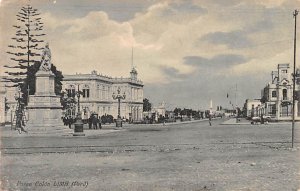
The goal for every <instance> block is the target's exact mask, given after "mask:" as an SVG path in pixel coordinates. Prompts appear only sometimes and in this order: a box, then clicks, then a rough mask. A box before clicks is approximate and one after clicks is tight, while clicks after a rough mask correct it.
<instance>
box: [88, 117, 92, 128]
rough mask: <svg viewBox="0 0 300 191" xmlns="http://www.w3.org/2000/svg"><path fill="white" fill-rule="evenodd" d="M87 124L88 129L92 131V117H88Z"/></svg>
mask: <svg viewBox="0 0 300 191" xmlns="http://www.w3.org/2000/svg"><path fill="white" fill-rule="evenodd" d="M88 122H89V129H92V115H90V117H89V119H88Z"/></svg>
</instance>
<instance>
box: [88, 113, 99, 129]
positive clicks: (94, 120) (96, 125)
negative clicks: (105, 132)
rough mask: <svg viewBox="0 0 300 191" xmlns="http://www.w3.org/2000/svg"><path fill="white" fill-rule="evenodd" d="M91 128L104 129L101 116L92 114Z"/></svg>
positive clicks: (89, 120)
mask: <svg viewBox="0 0 300 191" xmlns="http://www.w3.org/2000/svg"><path fill="white" fill-rule="evenodd" d="M88 123H89V129H92V128H93V129H98V128H99V129H102V125H101V118H100V116H99V117H98V116H97V115H91V116H90V117H89V119H88Z"/></svg>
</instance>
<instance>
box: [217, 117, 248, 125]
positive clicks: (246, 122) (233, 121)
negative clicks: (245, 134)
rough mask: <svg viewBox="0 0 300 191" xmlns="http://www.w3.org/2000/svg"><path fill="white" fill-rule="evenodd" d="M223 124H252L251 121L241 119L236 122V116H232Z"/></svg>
mask: <svg viewBox="0 0 300 191" xmlns="http://www.w3.org/2000/svg"><path fill="white" fill-rule="evenodd" d="M221 125H251V122H250V121H240V122H238V123H237V122H236V118H231V119H229V120H226V121H224V122H223V123H221Z"/></svg>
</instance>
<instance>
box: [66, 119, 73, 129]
mask: <svg viewBox="0 0 300 191" xmlns="http://www.w3.org/2000/svg"><path fill="white" fill-rule="evenodd" d="M72 121H73V120H72V118H71V117H68V119H67V123H68V125H69V128H70V129H72V127H71V125H72Z"/></svg>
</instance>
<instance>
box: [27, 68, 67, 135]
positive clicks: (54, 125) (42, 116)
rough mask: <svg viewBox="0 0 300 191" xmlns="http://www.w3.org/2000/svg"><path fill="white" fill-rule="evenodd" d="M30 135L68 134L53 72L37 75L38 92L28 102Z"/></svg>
mask: <svg viewBox="0 0 300 191" xmlns="http://www.w3.org/2000/svg"><path fill="white" fill-rule="evenodd" d="M27 109H28V122H27V125H26V126H27V130H28V132H29V133H31V132H33V133H57V132H68V131H70V129H69V128H68V127H66V126H64V125H63V122H62V119H61V116H62V106H61V103H60V97H59V96H56V95H55V92H54V74H53V73H52V72H51V71H43V70H39V71H38V72H37V73H36V92H35V95H30V96H29V102H28V106H27Z"/></svg>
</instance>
